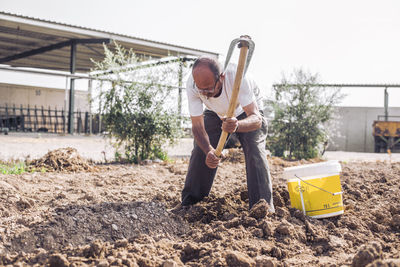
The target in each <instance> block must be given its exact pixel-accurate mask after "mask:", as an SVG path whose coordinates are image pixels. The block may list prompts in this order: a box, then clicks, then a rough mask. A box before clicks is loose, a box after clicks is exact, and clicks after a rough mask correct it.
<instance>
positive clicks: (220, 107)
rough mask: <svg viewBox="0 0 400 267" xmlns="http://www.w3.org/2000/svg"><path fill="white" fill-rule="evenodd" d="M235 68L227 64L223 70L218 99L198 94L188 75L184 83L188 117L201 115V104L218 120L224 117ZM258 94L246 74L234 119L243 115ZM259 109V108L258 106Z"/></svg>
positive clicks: (191, 77) (230, 94) (252, 81)
mask: <svg viewBox="0 0 400 267" xmlns="http://www.w3.org/2000/svg"><path fill="white" fill-rule="evenodd" d="M236 69H237V66H236V65H235V64H229V65H228V67H227V69H226V70H225V79H224V82H223V84H222V92H221V94H220V95H219V96H218V97H209V98H207V97H206V96H204V95H202V94H200V92H199V91H198V90H197V88H196V84H195V82H194V80H193V76H192V74H190V76H189V78H188V81H187V83H186V93H187V96H188V103H189V113H190V116H193V117H194V116H200V115H202V114H203V104H204V105H205V106H206V109H208V110H211V111H214V112H215V113H217V115H218V116H219V117H220V118H223V117H225V116H226V113H227V112H228V108H229V101H230V99H231V96H232V91H233V84H234V81H235V76H236ZM255 94H256V95H257V96H258V94H259V89H258V86H257V84H256V83H255V81H254V80H253V79H252V78H251V77H249V75H248V74H246V76H245V77H243V79H242V83H241V85H240V90H239V96H238V101H237V106H236V109H235V113H234V114H235V117H237V116H239V115H240V114H242V113H243V108H242V107H245V106H247V105H249V104H251V103H252V102H254V101H256V102H257V99H256V96H255ZM259 108H261V107H260V106H259Z"/></svg>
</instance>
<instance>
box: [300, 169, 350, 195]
mask: <svg viewBox="0 0 400 267" xmlns="http://www.w3.org/2000/svg"><path fill="white" fill-rule="evenodd" d="M294 176H296V178H299V179H300V180H301V181H302V182H303V183H305V184H308V185H311V186H312V187H315V188H318V189H319V190H322V191H324V192H326V193H329V194H331V195H332V196H337V195H341V194H343V192H342V191H340V192H336V193H332V192H330V191H328V190H325V189H323V188H321V187H318V186H315V185H313V184H310V183H307V182H306V181H304V180H303V179H301V178H300V177H299V176H297V174H295V175H294Z"/></svg>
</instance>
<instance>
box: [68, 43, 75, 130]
mask: <svg viewBox="0 0 400 267" xmlns="http://www.w3.org/2000/svg"><path fill="white" fill-rule="evenodd" d="M75 70H76V42H72V43H71V61H70V72H71V74H74V73H75ZM74 106H75V79H74V78H71V84H70V91H69V110H68V133H69V134H73V133H74V108H75V107H74Z"/></svg>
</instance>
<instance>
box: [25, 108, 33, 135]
mask: <svg viewBox="0 0 400 267" xmlns="http://www.w3.org/2000/svg"><path fill="white" fill-rule="evenodd" d="M26 116H28V121H29V128H30V129H31V132H32V118H31V107H30V106H29V104H28V113H27V115H26Z"/></svg>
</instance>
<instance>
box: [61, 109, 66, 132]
mask: <svg viewBox="0 0 400 267" xmlns="http://www.w3.org/2000/svg"><path fill="white" fill-rule="evenodd" d="M61 115H62V121H63V133H64V134H65V130H66V127H65V125H66V123H65V114H64V109H62V110H61Z"/></svg>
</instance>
